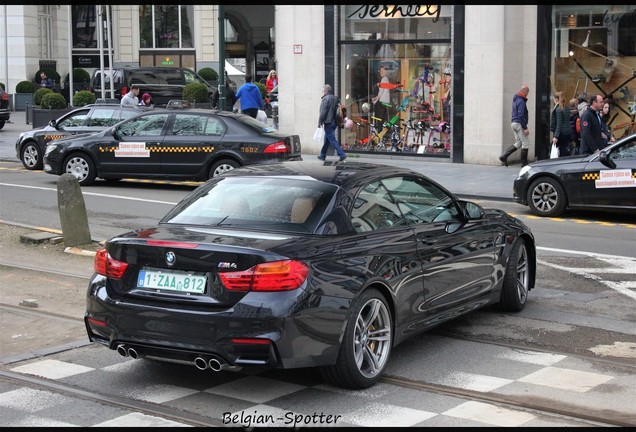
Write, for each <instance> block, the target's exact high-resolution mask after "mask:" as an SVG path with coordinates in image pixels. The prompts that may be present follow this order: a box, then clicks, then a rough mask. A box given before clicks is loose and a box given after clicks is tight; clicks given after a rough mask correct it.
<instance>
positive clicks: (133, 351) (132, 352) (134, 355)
mask: <svg viewBox="0 0 636 432" xmlns="http://www.w3.org/2000/svg"><path fill="white" fill-rule="evenodd" d="M128 355H129V356H130V357H132V358H134V359H139V358H142V357H143V356H144V355H143V354H140V353H138V352H137V350H136V349H134V348H128Z"/></svg>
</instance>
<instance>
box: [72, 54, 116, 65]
mask: <svg viewBox="0 0 636 432" xmlns="http://www.w3.org/2000/svg"><path fill="white" fill-rule="evenodd" d="M108 65H109V63H108V56H107V55H105V56H104V67H108ZM73 67H74V68H98V67H100V64H99V54H81V55H73Z"/></svg>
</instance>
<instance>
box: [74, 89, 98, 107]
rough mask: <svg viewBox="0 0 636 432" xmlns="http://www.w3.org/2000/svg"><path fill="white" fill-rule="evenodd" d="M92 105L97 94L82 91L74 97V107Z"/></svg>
mask: <svg viewBox="0 0 636 432" xmlns="http://www.w3.org/2000/svg"><path fill="white" fill-rule="evenodd" d="M92 103H95V94H93V93H91V92H89V91H88V90H81V91H78V92H77V93H75V94H74V95H73V106H76V107H79V106H84V105H88V104H92Z"/></svg>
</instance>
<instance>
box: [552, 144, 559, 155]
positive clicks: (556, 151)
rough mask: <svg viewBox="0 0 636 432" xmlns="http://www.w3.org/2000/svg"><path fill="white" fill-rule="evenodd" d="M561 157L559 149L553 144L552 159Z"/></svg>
mask: <svg viewBox="0 0 636 432" xmlns="http://www.w3.org/2000/svg"><path fill="white" fill-rule="evenodd" d="M558 157H559V147H557V145H556V144H554V143H553V144H552V149H551V150H550V159H556V158H558Z"/></svg>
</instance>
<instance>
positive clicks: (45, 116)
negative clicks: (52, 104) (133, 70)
mask: <svg viewBox="0 0 636 432" xmlns="http://www.w3.org/2000/svg"><path fill="white" fill-rule="evenodd" d="M74 109H75V108H74V107H67V108H60V109H43V108H39V107H37V106H33V105H30V106H29V112H30V115H29V113H27V120H28V119H30V120H31V123H32V124H33V129H35V128H39V127H42V126H46V125H47V124H49V122H50V121H51V120H57V119H58V118H60V117H62V116H63V115H64V114H67V113H70V112H71V111H73V110H74ZM27 123H28V121H27Z"/></svg>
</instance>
